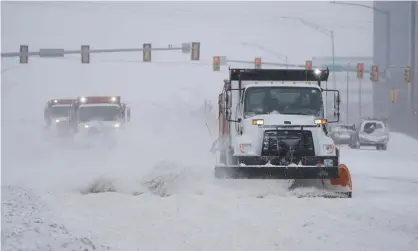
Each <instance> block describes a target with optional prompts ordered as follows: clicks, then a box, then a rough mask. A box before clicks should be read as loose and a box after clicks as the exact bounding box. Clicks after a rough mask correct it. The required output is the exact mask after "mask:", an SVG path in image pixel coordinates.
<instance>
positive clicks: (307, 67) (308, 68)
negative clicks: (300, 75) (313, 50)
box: [305, 60, 312, 70]
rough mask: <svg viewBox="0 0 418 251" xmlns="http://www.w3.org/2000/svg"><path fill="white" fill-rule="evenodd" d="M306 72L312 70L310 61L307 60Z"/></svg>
mask: <svg viewBox="0 0 418 251" xmlns="http://www.w3.org/2000/svg"><path fill="white" fill-rule="evenodd" d="M305 66H306V70H312V61H310V60H307V61H306V63H305Z"/></svg>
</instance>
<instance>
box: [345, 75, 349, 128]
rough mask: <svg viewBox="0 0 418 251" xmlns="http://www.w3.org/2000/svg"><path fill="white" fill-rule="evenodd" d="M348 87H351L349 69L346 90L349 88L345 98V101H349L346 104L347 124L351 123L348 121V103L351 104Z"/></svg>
mask: <svg viewBox="0 0 418 251" xmlns="http://www.w3.org/2000/svg"><path fill="white" fill-rule="evenodd" d="M348 87H349V73H348V71H347V83H346V90H347V93H346V98H345V100H346V101H345V102H347V103H346V104H345V119H346V122H347V124H348V123H349V121H348V104H349V101H348V97H349V94H348V92H349V90H348Z"/></svg>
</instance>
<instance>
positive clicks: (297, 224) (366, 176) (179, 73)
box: [1, 3, 418, 251]
mask: <svg viewBox="0 0 418 251" xmlns="http://www.w3.org/2000/svg"><path fill="white" fill-rule="evenodd" d="M286 4H287V3H286ZM29 5H31V4H26V6H24V7H21V8H17V7H16V8H17V9H18V11H16V9H12V8H10V9H9V10H8V11H7V12H5V11H4V8H3V4H2V18H3V15H5V16H6V17H7V16H8V18H9V19H8V20H9V21H10V20H11V21H10V23H9V24H8V25H7V24H5V25H4V27H3V24H2V38H3V29H5V30H6V34H7V37H6V38H5V43H2V49H3V50H4V49H6V50H15V49H16V48H17V45H19V44H21V43H22V44H23V43H27V42H28V41H29V42H30V45H31V46H32V45H33V47H34V48H36V47H44V46H52V47H56V48H58V47H61V46H66V48H67V47H68V48H75V47H76V48H78V46H79V45H80V44H83V43H86V41H87V42H88V43H91V44H94V45H95V46H98V47H100V46H102V47H114V46H117V45H120V46H121V47H137V46H139V44H142V43H143V42H148V41H149V40H146V41H144V38H143V37H140V36H139V35H138V34H141V36H142V35H144V34H147V39H148V35H149V37H150V39H151V40H152V42H153V43H157V44H165V43H173V42H172V41H174V42H176V41H177V40H178V42H181V41H183V39H186V40H193V41H194V40H195V39H198V40H199V41H202V62H200V63H191V62H190V61H189V57H188V56H185V55H179V54H178V53H174V54H171V53H167V54H158V53H155V60H154V59H153V60H154V61H155V62H153V63H150V64H141V63H140V62H138V58H136V57H140V55H139V56H138V55H132V54H129V55H120V54H118V55H116V56H115V55H112V56H103V55H95V56H94V57H92V64H90V65H81V64H80V61H79V58H78V57H68V58H66V59H51V60H47V59H39V58H38V59H37V58H30V63H29V64H28V65H20V66H19V67H17V68H13V69H14V70H10V71H7V72H6V73H4V74H3V72H2V100H1V101H2V138H1V140H2V156H1V157H2V173H1V175H2V180H1V181H2V187H1V191H2V200H1V201H2V222H1V223H2V250H10V251H11V250H25V251H26V250H31V251H32V250H33V251H35V250H37V251H43V250H121V251H130V250H158V251H159V250H182V251H188V250H190V251H196V250H202V251H203V250H208V251H209V250H210V251H213V250H218V251H223V250H228V251H231V250H237V251H245V250H251V251H253V250H289V251H299V250H302V251H305V250H310V251H315V250H320V251H327V250H340V251H352V250H359V251H360V250H364V251H366V250H367V251H373V250H379V251H386V250H388V251H389V250H390V251H393V250H397V251H411V250H415V249H416V247H417V245H418V215H417V213H416V212H417V211H418V200H417V194H418V168H417V162H418V159H417V156H418V152H417V151H418V150H417V149H418V142H417V141H415V140H412V139H409V138H408V137H406V136H403V135H399V134H392V136H391V142H390V145H389V148H388V150H387V151H375V150H368V149H361V150H352V149H349V148H346V147H342V149H341V155H342V160H343V162H344V163H346V164H347V165H348V166H349V168H350V170H351V172H352V176H353V177H352V178H353V182H354V184H353V185H354V193H353V196H354V197H353V198H352V199H325V198H296V196H295V194H292V193H289V192H287V191H286V189H285V188H286V187H287V185H288V184H287V183H286V182H284V181H271V180H269V181H256V180H251V181H237V180H233V181H225V180H215V179H214V178H213V173H212V170H213V165H214V162H215V160H214V156H213V155H211V154H210V153H209V149H210V146H211V142H212V140H213V137H214V135H216V121H214V120H213V118H214V117H215V115H214V114H212V115H211V118H212V119H209V121H205V120H203V119H202V118H201V117H196V116H191V115H190V114H191V113H192V112H193V111H195V110H196V109H198V108H199V107H200V106H201V105H202V103H203V100H204V99H205V98H207V99H209V100H212V101H213V103H214V104H216V98H217V93H218V91H219V90H220V89H221V85H222V80H223V79H224V78H225V77H226V72H225V71H224V72H221V73H213V72H211V64H210V58H211V57H212V56H213V55H218V54H219V53H225V54H228V55H232V56H234V57H238V58H242V57H244V58H252V57H254V55H260V54H259V53H260V52H259V51H257V50H251V49H250V48H245V49H243V48H241V47H239V46H236V44H234V41H235V42H236V41H238V42H241V41H239V39H254V40H257V41H261V42H262V43H267V44H268V43H273V42H272V41H271V32H270V31H271V30H269V29H270V28H271V27H270V28H269V27H267V26H266V25H265V22H266V20H267V21H269V20H270V19H268V18H267V16H268V15H270V16H276V11H273V12H274V13H270V12H268V13H267V12H266V13H264V14H265V15H263V16H260V17H263V18H261V19H260V20H258V21H257V22H256V23H253V21H251V20H253V19H252V18H249V17H248V15H247V16H245V15H241V14H240V15H238V16H237V17H236V18H231V20H230V22H231V23H228V22H227V20H225V19H226V18H229V15H232V14H231V13H235V12H236V13H241V12H242V11H244V10H245V6H244V5H240V7H239V8H241V9H239V11H238V9H236V8H235V9H234V8H232V7H228V8H229V10H228V8H226V7H225V8H224V9H222V10H219V11H221V12H219V13H218V14H219V15H220V17H222V18H220V19H219V20H216V22H214V23H212V19H211V18H210V16H208V15H203V16H202V20H203V21H201V20H200V19H198V18H196V14H194V11H192V10H194V9H193V8H196V6H194V7H193V6H190V5H182V6H180V5H178V6H177V8H176V11H169V5H167V8H166V6H165V5H164V6H161V8H159V9H158V11H154V12H152V11H142V12H141V10H139V12H135V13H132V12H127V9H129V8H126V7H125V8H120V9H119V8H116V7H115V8H114V9H112V10H113V11H109V8H107V7H109V5H107V4H105V3H98V4H97V5H94V4H91V5H89V4H83V5H82V6H79V8H75V7H71V8H70V7H68V6H64V5H63V4H61V3H53V4H45V3H44V4H41V5H43V7H42V6H41V7H31V6H29ZM46 5H49V6H46ZM318 6H322V3H314V5H312V6H311V7H310V8H307V9H310V10H311V9H314V8H325V7H324V6H322V7H318ZM189 8H190V9H189ZM247 8H248V7H247ZM327 8H328V7H327ZM249 9H252V10H254V8H249ZM144 10H145V8H144ZM231 10H235V11H231ZM3 11H4V12H3ZM223 11H225V12H223ZM279 11H283V9H280V10H279ZM299 11H300V9H296V12H299ZM318 11H319V10H318ZM318 11H309V13H308V14H309V15H310V16H309V15H308V14H307V15H308V16H307V17H306V18H315V17H314V14H315V13H319V12H318ZM341 11H343V12H344V13H345V12H346V10H345V9H341ZM285 12H289V11H287V10H286V11H285ZM121 13H123V16H122V17H123V18H109V17H110V16H111V15H116V14H118V15H119V14H121ZM222 13H224V14H228V15H222ZM326 13H333V12H332V11H331V10H329V11H327V12H326ZM74 14H77V15H74ZM193 14H194V15H193ZM282 14H283V15H284V14H288V15H298V14H297V13H293V14H292V13H282ZM315 15H316V14H315ZM321 15H322V14H321ZM332 15H335V17H333V18H334V19H335V20H337V19H338V20H339V21H341V20H342V19H343V18H342V16H343V15H342V13H341V12H340V14H338V12H336V13H334V14H332ZM74 16H77V20H74ZM38 17H43V18H38ZM93 17H94V18H93ZM112 17H113V16H112ZM120 17H121V16H120ZM336 17H339V18H336ZM357 17H359V20H360V19H361V17H360V15H357ZM138 18H139V19H138ZM148 18H149V19H148ZM328 18H332V17H328ZM362 18H364V17H362ZM179 19H180V20H179ZM264 19H266V20H264ZM334 19H333V20H334ZM349 19H350V20H351V19H352V18H349ZM22 20H23V21H22ZM50 20H54V22H51V21H50ZM121 20H122V21H121ZM144 20H146V21H147V23H152V24H153V26H151V25H150V26H147V27H141V29H139V28H138V24H142V23H143V22H144ZM190 20H193V21H194V22H193V24H191V23H190ZM198 20H200V21H198ZM248 20H250V21H248ZM263 20H264V21H263ZM347 20H348V19H347ZM347 20H346V22H347V23H348V21H347ZM2 21H3V20H2ZM19 22H20V23H19ZM158 22H159V23H158ZM263 22H264V26H260V25H259V24H260V23H263ZM327 22H328V21H324V22H323V23H327ZM350 22H351V21H350ZM15 23H18V27H20V29H15V27H17V26H16V24H15ZM240 23H244V24H245V25H239V26H236V25H237V24H240ZM347 23H346V24H345V25H347ZM82 24H83V25H84V24H85V25H86V26H83V25H82ZM121 24H123V25H121ZM55 25H58V26H59V27H61V28H62V30H65V31H66V32H65V33H57V32H58V30H57V29H55V28H54V27H55ZM60 25H61V26H60ZM75 25H79V27H80V28H79V29H75V28H74V27H75ZM158 25H159V26H158ZM170 25H172V26H170ZM334 25H344V24H337V23H335V24H334ZM285 26H286V27H280V29H281V30H280V31H281V33H282V34H286V32H287V33H289V32H292V34H294V30H295V28H294V26H293V27H291V25H285ZM33 27H37V29H36V32H35V29H34V28H33ZM77 27H78V26H77ZM96 27H107V28H106V29H104V28H103V29H98V28H96ZM154 27H164V30H163V31H164V32H156V31H155V30H158V29H155V28H154ZM179 27H180V28H179ZM201 27H205V28H207V29H206V31H207V30H211V29H212V30H216V31H217V32H218V33H219V34H229V36H227V35H225V37H222V38H220V37H218V36H214V35H213V33H212V32H206V31H205V32H203V31H202V29H201ZM216 27H217V28H216ZM233 27H236V29H232V28H233ZM251 27H252V28H251ZM298 27H299V26H298ZM215 28H216V29H215ZM250 28H251V32H248V30H249V29H250ZM275 28H277V27H275ZM299 28H300V27H299ZM334 28H335V27H334ZM92 30H94V31H95V32H92ZM109 30H110V31H112V32H113V33H111V32H109ZM132 30H137V31H138V34H137V35H138V36H135V35H133V34H132ZM243 32H244V34H245V35H243ZM302 33H303V34H304V36H305V35H308V36H310V37H312V38H313V37H315V36H316V32H314V31H312V33H311V31H310V30H307V31H305V30H304V31H303V32H302ZM343 33H344V32H340V33H338V34H343ZM365 33H367V32H365ZM367 34H369V33H367ZM295 36H296V35H295ZM178 37H182V38H178ZM349 37H352V36H351V35H350V34H349V33H346V34H345V35H344V34H343V35H339V37H338V38H337V40H339V42H338V41H337V44H341V43H342V41H344V40H347V39H348V38H349ZM128 38H129V39H128ZM299 38H300V41H306V40H305V39H304V37H299ZM321 39H322V35H321V37H320V38H319V39H312V41H313V44H309V45H305V42H303V43H304V46H302V47H300V48H299V49H297V50H296V51H297V53H300V55H296V56H295V57H296V59H297V60H298V61H303V60H305V57H306V55H310V54H309V53H312V51H314V52H315V53H321V52H318V50H314V49H315V48H318V49H319V50H322V49H323V48H324V46H322V44H321V43H322V42H323V41H322V40H321ZM296 40H297V39H296V38H294V40H286V41H284V39H279V40H278V41H280V42H283V43H282V44H281V47H282V48H283V50H284V51H294V49H293V50H291V49H292V48H293V47H294V42H289V41H296ZM266 41H267V42H266ZM321 41H322V42H321ZM2 42H3V41H2ZM203 42H206V45H205V46H207V47H203ZM274 43H277V41H276V40H275V41H274ZM115 44H116V45H115ZM132 45H134V46H132ZM356 47H357V46H356ZM30 48H31V47H30ZM347 48H348V46H347ZM350 48H351V49H352V50H354V49H353V48H352V47H350ZM324 50H325V49H324ZM365 50H366V49H365ZM295 53H296V52H295ZM323 53H324V54H326V53H327V52H323ZM345 53H347V54H350V53H354V54H356V53H359V52H356V51H354V52H353V51H351V52H350V51H346V52H345ZM359 54H360V53H359ZM153 55H154V54H153ZM264 56H266V58H267V59H268V55H263V57H264ZM312 56H317V55H312ZM13 60H14V59H13ZM2 63H3V65H2V70H3V69H11V68H7V67H15V66H16V62H15V61H12V60H10V61H5V60H2ZM3 67H4V68H3ZM93 94H97V95H102V94H119V95H121V96H122V99H123V100H124V101H126V103H127V104H129V105H130V106H131V108H132V121H131V123H130V125H129V126H128V127H127V128H126V130H125V133H126V134H124V136H123V137H121V138H120V140H119V142H118V144H117V146H116V147H115V148H114V149H106V148H101V149H96V148H94V149H84V150H81V149H78V150H74V149H71V148H69V147H67V145H66V142H60V141H56V140H54V139H53V138H51V137H48V134H47V132H46V131H45V130H44V129H43V125H44V124H43V120H42V112H43V107H44V105H45V102H46V100H48V99H51V98H53V97H61V96H62V97H67V96H76V95H93ZM193 95H194V96H193ZM196 96H197V97H196ZM205 122H208V125H209V130H210V133H209V131H208V128H207V127H206V124H205ZM103 191H108V192H106V193H102V192H103ZM98 192H101V193H98Z"/></svg>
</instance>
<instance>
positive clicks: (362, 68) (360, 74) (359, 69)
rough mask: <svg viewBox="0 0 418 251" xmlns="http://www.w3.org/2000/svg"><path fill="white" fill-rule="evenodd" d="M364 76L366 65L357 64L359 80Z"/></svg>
mask: <svg viewBox="0 0 418 251" xmlns="http://www.w3.org/2000/svg"><path fill="white" fill-rule="evenodd" d="M363 75H364V64H363V63H358V64H357V78H359V79H362V78H363Z"/></svg>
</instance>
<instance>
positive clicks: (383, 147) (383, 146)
mask: <svg viewBox="0 0 418 251" xmlns="http://www.w3.org/2000/svg"><path fill="white" fill-rule="evenodd" d="M380 149H381V150H383V151H386V150H387V149H388V146H387V145H382V146H381V147H380Z"/></svg>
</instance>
